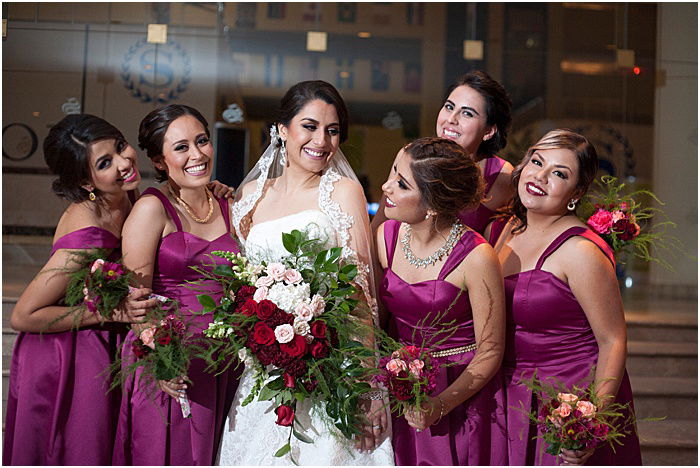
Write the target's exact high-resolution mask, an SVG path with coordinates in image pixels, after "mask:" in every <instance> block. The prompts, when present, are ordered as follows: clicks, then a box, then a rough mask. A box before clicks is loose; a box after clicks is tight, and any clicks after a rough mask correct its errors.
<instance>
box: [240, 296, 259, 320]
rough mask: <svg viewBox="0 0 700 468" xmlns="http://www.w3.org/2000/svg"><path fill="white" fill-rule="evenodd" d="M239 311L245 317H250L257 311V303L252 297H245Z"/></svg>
mask: <svg viewBox="0 0 700 468" xmlns="http://www.w3.org/2000/svg"><path fill="white" fill-rule="evenodd" d="M241 313H242V314H243V315H245V316H247V317H252V316H253V315H256V314H257V313H258V303H257V302H255V300H253V299H247V300H246V301H245V302H244V303H243V306H242V307H241Z"/></svg>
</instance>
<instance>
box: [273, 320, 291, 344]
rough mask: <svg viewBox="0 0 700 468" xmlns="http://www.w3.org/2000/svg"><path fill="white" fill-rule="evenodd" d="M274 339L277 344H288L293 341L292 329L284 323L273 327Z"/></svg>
mask: <svg viewBox="0 0 700 468" xmlns="http://www.w3.org/2000/svg"><path fill="white" fill-rule="evenodd" d="M275 338H277V342H278V343H289V342H290V341H292V340H293V339H294V327H292V326H291V325H289V324H288V323H285V324H284V325H278V326H277V327H275Z"/></svg>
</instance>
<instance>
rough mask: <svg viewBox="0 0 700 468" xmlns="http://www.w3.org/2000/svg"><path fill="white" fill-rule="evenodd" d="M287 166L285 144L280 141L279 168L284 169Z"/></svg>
mask: <svg viewBox="0 0 700 468" xmlns="http://www.w3.org/2000/svg"><path fill="white" fill-rule="evenodd" d="M286 165H287V142H286V141H284V140H282V147H281V148H280V166H282V167H284V166H286Z"/></svg>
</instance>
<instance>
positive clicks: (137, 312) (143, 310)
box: [112, 288, 158, 323]
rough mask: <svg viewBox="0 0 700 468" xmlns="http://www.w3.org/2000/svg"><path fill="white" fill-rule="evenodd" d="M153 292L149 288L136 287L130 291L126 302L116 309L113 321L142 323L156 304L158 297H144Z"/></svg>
mask: <svg viewBox="0 0 700 468" xmlns="http://www.w3.org/2000/svg"><path fill="white" fill-rule="evenodd" d="M150 294H151V290H150V289H149V288H134V289H132V290H131V291H130V292H129V295H128V296H127V297H126V300H125V301H124V304H123V305H122V306H121V307H120V308H119V309H116V310H115V311H114V314H113V315H112V321H113V322H126V323H141V322H143V321H144V319H145V318H146V314H147V313H148V311H149V309H151V308H153V307H155V306H156V304H157V303H158V299H155V298H151V299H145V300H144V299H143V298H147V297H148V296H149V295H150Z"/></svg>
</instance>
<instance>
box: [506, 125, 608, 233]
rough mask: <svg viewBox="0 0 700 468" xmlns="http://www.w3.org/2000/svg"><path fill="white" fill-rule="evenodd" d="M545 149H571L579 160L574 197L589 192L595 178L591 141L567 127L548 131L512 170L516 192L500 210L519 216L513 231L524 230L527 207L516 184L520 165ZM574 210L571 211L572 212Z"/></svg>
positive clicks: (521, 169)
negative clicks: (536, 152)
mask: <svg viewBox="0 0 700 468" xmlns="http://www.w3.org/2000/svg"><path fill="white" fill-rule="evenodd" d="M546 149H568V150H571V151H572V152H573V153H574V154H575V155H576V159H577V160H578V181H577V182H576V190H575V192H574V193H575V194H576V196H577V197H582V196H584V195H585V194H586V192H587V191H588V188H589V187H590V186H591V184H592V183H593V181H594V180H595V176H596V174H597V172H598V153H597V152H596V150H595V147H594V146H593V144H592V143H591V142H590V141H588V139H586V137H584V136H583V135H579V134H578V133H575V132H572V131H571V130H569V129H566V128H558V129H556V130H552V131H550V132H548V133H547V134H546V135H545V136H543V137H542V138H540V140H539V141H538V142H537V143H535V144H534V145H532V146H531V147H530V148H529V149H528V150H527V152H526V153H525V156H524V157H523V160H522V161H520V164H518V165H517V167H516V168H515V169H514V170H513V174H512V176H511V180H512V184H513V187H514V188H515V195H514V196H513V199H512V200H511V202H510V204H509V205H508V206H507V207H506V208H505V209H504V210H503V214H504V215H505V216H508V217H510V216H515V217H516V218H517V219H518V224H517V225H516V226H515V228H513V230H512V233H513V234H517V233H518V232H523V231H525V229H527V208H525V206H524V205H523V202H522V201H521V200H520V195H519V194H518V184H519V183H520V174H521V173H522V172H523V168H524V167H525V166H526V165H527V164H528V163H529V162H530V159H531V158H532V155H533V154H534V153H535V151H538V150H546ZM575 213H576V210H574V211H573V212H572V214H575Z"/></svg>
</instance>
